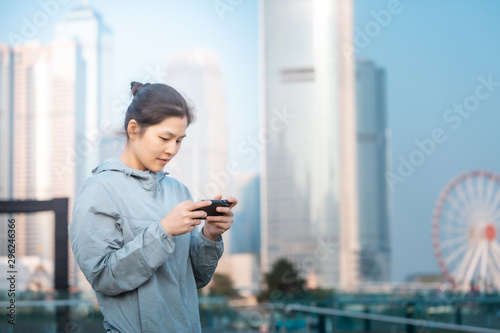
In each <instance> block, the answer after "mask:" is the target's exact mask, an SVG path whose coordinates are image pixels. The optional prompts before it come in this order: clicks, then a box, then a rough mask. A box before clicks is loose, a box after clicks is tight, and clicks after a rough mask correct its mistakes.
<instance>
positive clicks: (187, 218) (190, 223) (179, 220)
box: [161, 200, 212, 236]
mask: <svg viewBox="0 0 500 333" xmlns="http://www.w3.org/2000/svg"><path fill="white" fill-rule="evenodd" d="M211 204H212V202H211V201H198V202H194V203H193V202H191V201H189V200H187V201H184V202H181V203H179V204H177V205H175V206H174V207H173V208H172V209H171V210H170V212H168V214H167V216H165V217H164V218H163V219H162V220H161V225H162V226H163V228H164V229H165V231H166V232H167V233H169V234H170V235H172V236H179V235H183V234H186V233H188V232H191V231H193V230H194V229H195V228H196V226H197V225H199V224H200V223H201V219H204V218H205V217H206V216H207V213H206V212H204V211H202V210H200V211H196V212H194V211H193V210H195V209H198V208H201V207H205V206H210V205H211Z"/></svg>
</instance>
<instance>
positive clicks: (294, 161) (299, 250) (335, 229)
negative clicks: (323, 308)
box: [260, 0, 358, 290]
mask: <svg viewBox="0 0 500 333" xmlns="http://www.w3.org/2000/svg"><path fill="white" fill-rule="evenodd" d="M261 15H262V20H261V22H262V26H261V40H262V42H263V47H262V50H263V53H262V55H261V57H262V64H263V65H262V66H263V69H262V81H263V90H262V92H261V96H262V104H263V105H262V109H263V116H262V124H261V126H262V128H261V131H260V132H261V135H260V145H261V147H265V149H264V154H263V159H262V181H261V209H262V237H261V242H262V269H263V271H268V270H269V269H270V267H271V266H272V265H273V263H274V262H275V261H277V260H278V259H280V258H287V259H288V260H291V261H292V262H293V263H294V264H295V265H296V267H297V268H298V269H299V270H301V271H302V273H303V274H304V277H305V276H314V277H315V284H316V282H317V285H318V286H319V287H323V288H340V289H342V290H348V289H351V288H353V287H355V286H356V284H357V270H358V267H357V253H358V237H357V235H358V231H357V224H358V218H357V209H358V208H357V184H356V176H357V173H356V131H355V125H356V123H355V94H354V91H355V88H354V60H353V59H352V56H350V55H348V54H343V53H342V52H341V50H340V47H339V46H340V45H343V44H344V43H348V44H350V43H352V34H353V31H352V30H353V27H352V25H353V19H352V2H351V1H350V0H345V1H329V0H314V1H308V0H268V1H261Z"/></svg>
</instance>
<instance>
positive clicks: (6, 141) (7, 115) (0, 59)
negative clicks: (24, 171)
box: [0, 44, 13, 200]
mask: <svg viewBox="0 0 500 333" xmlns="http://www.w3.org/2000/svg"><path fill="white" fill-rule="evenodd" d="M12 122H13V115H12V49H11V48H10V46H9V45H7V44H0V200H6V199H9V198H10V197H11V196H12V177H11V173H12V146H11V142H12V134H13V123H12Z"/></svg>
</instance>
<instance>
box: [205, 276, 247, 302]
mask: <svg viewBox="0 0 500 333" xmlns="http://www.w3.org/2000/svg"><path fill="white" fill-rule="evenodd" d="M209 295H210V296H222V297H226V298H239V297H240V295H239V294H238V291H237V290H236V289H234V287H233V281H232V280H231V278H230V277H229V276H227V275H225V274H218V273H215V274H214V276H213V277H212V282H211V283H210V292H209Z"/></svg>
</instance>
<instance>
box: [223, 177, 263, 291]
mask: <svg viewBox="0 0 500 333" xmlns="http://www.w3.org/2000/svg"><path fill="white" fill-rule="evenodd" d="M232 189H233V190H232V191H231V196H234V197H236V198H237V199H238V200H239V202H240V204H238V205H236V206H235V207H234V209H233V211H234V221H235V223H233V225H232V226H231V230H230V231H231V255H232V254H243V253H252V254H254V255H258V254H260V193H259V192H260V186H259V176H258V174H257V173H256V172H242V173H239V174H236V175H234V177H233V182H232ZM235 279H236V277H233V281H234V280H235Z"/></svg>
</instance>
